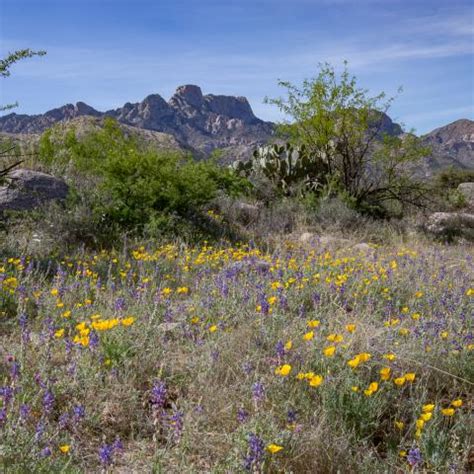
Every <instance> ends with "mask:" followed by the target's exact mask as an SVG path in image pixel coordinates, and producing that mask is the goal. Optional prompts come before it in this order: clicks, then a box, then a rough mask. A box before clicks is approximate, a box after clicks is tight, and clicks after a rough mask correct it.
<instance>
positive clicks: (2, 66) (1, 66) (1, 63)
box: [0, 48, 46, 112]
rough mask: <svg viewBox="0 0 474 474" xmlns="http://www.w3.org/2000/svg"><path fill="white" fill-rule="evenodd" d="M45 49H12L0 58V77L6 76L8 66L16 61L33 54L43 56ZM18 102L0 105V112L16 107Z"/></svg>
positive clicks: (8, 74) (7, 75)
mask: <svg viewBox="0 0 474 474" xmlns="http://www.w3.org/2000/svg"><path fill="white" fill-rule="evenodd" d="M45 54H46V51H33V50H31V49H29V48H28V49H20V50H17V51H14V52H13V53H10V54H8V56H7V57H6V58H3V59H0V77H2V78H6V77H9V76H10V74H11V72H10V68H11V66H13V64H15V63H16V62H18V61H21V60H22V59H25V58H32V57H33V56H44V55H45ZM17 106H18V103H15V104H8V105H0V112H3V111H5V110H9V109H12V108H14V107H17Z"/></svg>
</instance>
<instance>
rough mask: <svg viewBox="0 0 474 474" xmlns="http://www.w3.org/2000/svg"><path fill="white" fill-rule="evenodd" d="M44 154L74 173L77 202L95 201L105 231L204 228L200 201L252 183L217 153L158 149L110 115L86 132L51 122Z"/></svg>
mask: <svg viewBox="0 0 474 474" xmlns="http://www.w3.org/2000/svg"><path fill="white" fill-rule="evenodd" d="M39 156H40V161H41V162H42V163H43V165H45V166H47V167H48V168H49V169H52V170H55V171H56V173H61V174H63V175H66V176H67V177H68V178H69V181H70V183H71V185H72V187H73V190H74V193H75V195H76V202H77V201H79V202H81V203H82V204H83V205H84V204H85V205H86V207H90V209H91V216H90V222H92V223H93V224H94V226H95V227H96V228H97V231H98V232H99V231H101V232H102V233H103V235H108V234H109V235H110V232H111V230H114V231H128V232H131V233H133V234H135V235H140V234H143V233H146V234H148V235H150V234H154V235H156V234H167V233H182V232H183V229H185V228H186V229H188V230H190V232H191V233H192V229H193V227H194V226H197V227H201V230H202V219H200V218H199V215H200V214H201V211H202V207H203V205H205V204H206V203H208V202H210V201H211V200H212V199H213V198H214V197H215V196H216V194H217V192H218V191H219V190H221V191H223V192H225V193H229V194H231V195H237V194H239V193H240V192H242V191H243V190H244V189H245V187H246V185H247V184H246V180H245V179H243V178H240V177H237V176H235V175H234V174H233V173H231V172H230V170H228V169H224V168H220V167H219V166H218V165H217V164H216V163H215V162H214V161H211V160H209V161H195V160H193V159H192V158H191V157H190V156H185V155H183V153H180V152H178V151H173V150H157V149H153V148H151V147H150V146H148V145H147V144H146V143H143V142H141V141H140V140H138V138H137V137H136V136H134V135H133V134H130V133H128V134H127V133H125V132H124V131H123V130H122V129H121V127H120V125H119V124H118V123H117V122H116V121H114V120H113V119H106V120H104V123H103V127H102V128H100V129H98V130H94V131H91V132H89V133H87V134H85V135H83V136H81V137H79V136H78V134H77V133H76V131H75V130H74V128H70V129H69V130H67V131H66V132H65V133H64V132H63V131H61V132H59V130H58V129H50V130H48V131H46V132H45V133H44V134H43V136H42V137H41V139H40V143H39ZM91 182H92V183H93V186H91V185H90V183H91ZM70 204H71V205H72V206H71V210H72V211H71V212H72V213H74V202H71V203H70ZM214 230H215V229H214ZM185 233H187V232H186V231H185ZM202 233H205V231H203V232H202Z"/></svg>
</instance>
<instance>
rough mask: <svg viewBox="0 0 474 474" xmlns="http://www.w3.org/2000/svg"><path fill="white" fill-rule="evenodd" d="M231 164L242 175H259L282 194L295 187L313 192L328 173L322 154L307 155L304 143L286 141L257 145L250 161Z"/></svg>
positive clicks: (291, 191)
mask: <svg viewBox="0 0 474 474" xmlns="http://www.w3.org/2000/svg"><path fill="white" fill-rule="evenodd" d="M232 167H233V169H234V170H235V171H236V172H237V173H239V174H242V175H245V176H252V175H256V174H263V175H264V176H265V177H266V178H267V179H268V180H269V181H271V182H272V183H273V185H274V186H275V187H276V188H278V189H279V190H280V191H282V192H283V193H284V194H286V195H289V194H292V193H293V192H294V190H295V189H299V190H303V191H315V190H316V189H317V188H318V187H320V186H321V185H322V184H323V183H324V182H325V178H326V176H327V172H328V168H327V163H326V161H325V159H324V157H322V156H310V154H309V153H308V152H307V151H306V148H305V147H304V146H301V147H295V146H293V145H291V144H289V143H287V144H285V145H272V146H261V147H258V148H257V149H256V150H255V151H254V153H253V156H252V159H251V160H249V161H247V162H241V161H237V162H235V163H233V165H232Z"/></svg>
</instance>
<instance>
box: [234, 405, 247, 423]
mask: <svg viewBox="0 0 474 474" xmlns="http://www.w3.org/2000/svg"><path fill="white" fill-rule="evenodd" d="M248 416H249V414H248V413H247V412H246V411H245V410H244V409H243V408H239V409H238V410H237V421H238V422H239V423H245V422H246V420H247V418H248Z"/></svg>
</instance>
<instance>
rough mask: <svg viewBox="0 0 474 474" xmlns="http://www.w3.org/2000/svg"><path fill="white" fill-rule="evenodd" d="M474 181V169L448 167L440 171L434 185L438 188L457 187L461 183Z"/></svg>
mask: <svg viewBox="0 0 474 474" xmlns="http://www.w3.org/2000/svg"><path fill="white" fill-rule="evenodd" d="M473 181H474V170H463V169H457V168H448V169H446V170H443V171H441V172H440V173H438V174H437V175H436V176H435V178H434V185H435V186H436V187H437V188H438V189H442V190H447V189H456V188H457V187H458V186H459V185H460V184H461V183H471V182H473Z"/></svg>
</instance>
